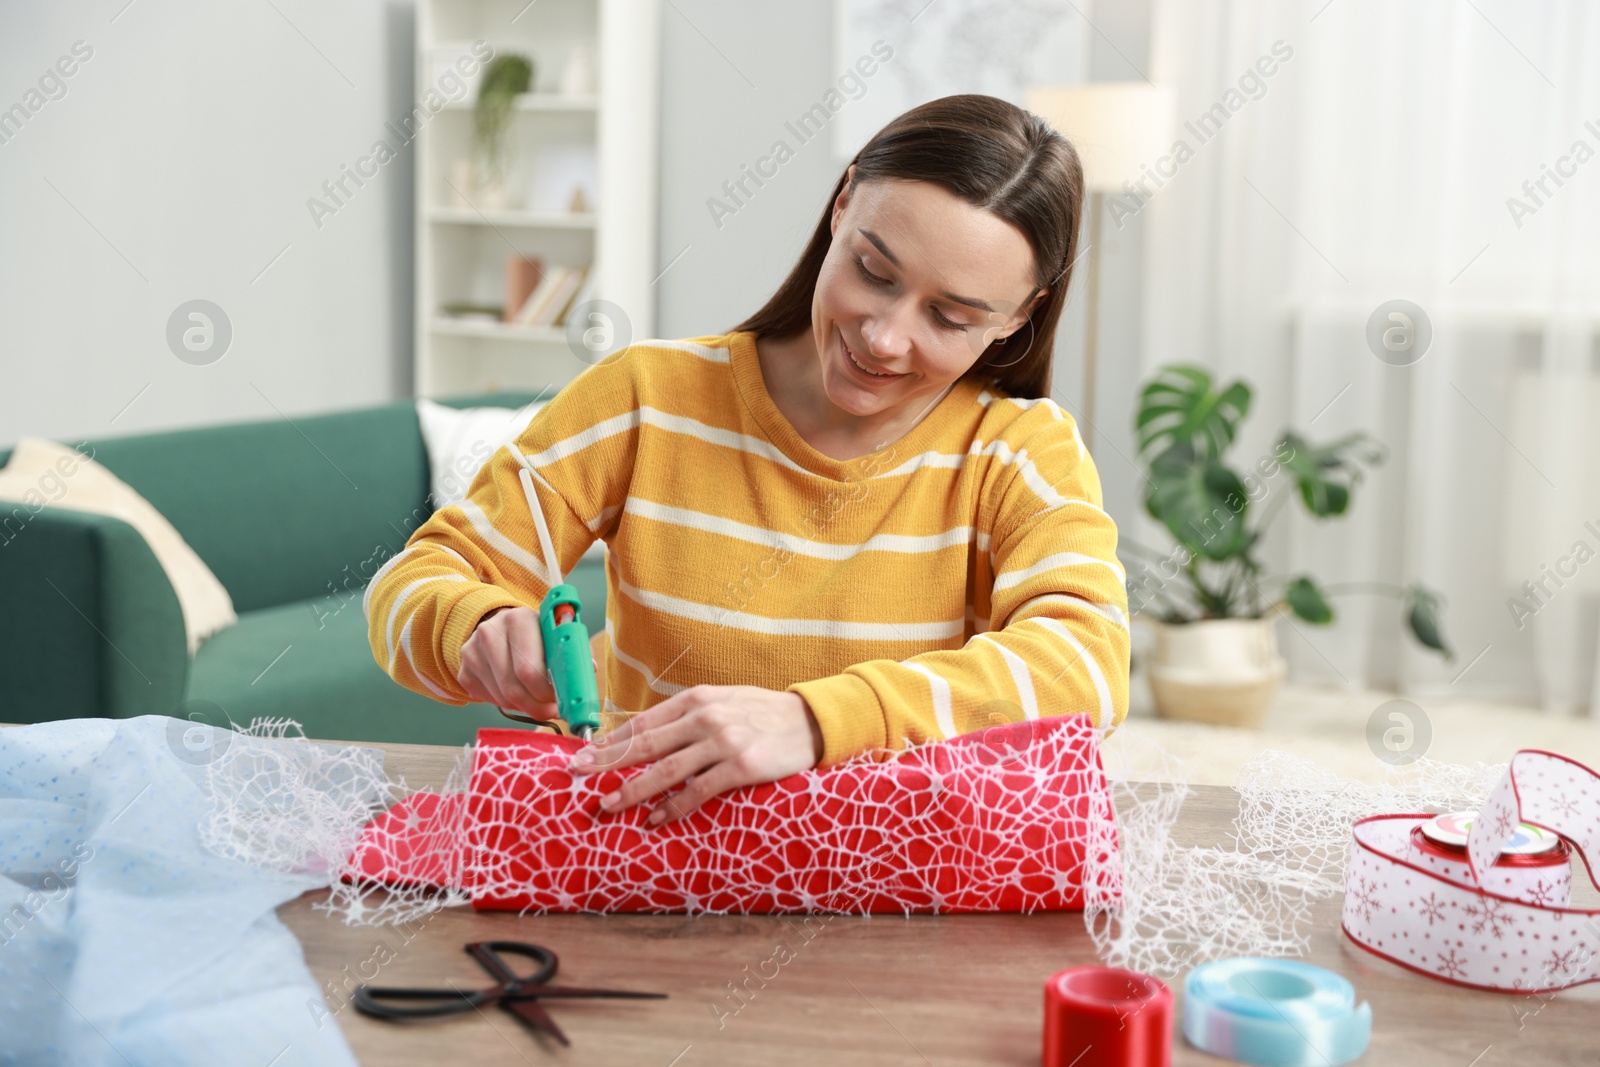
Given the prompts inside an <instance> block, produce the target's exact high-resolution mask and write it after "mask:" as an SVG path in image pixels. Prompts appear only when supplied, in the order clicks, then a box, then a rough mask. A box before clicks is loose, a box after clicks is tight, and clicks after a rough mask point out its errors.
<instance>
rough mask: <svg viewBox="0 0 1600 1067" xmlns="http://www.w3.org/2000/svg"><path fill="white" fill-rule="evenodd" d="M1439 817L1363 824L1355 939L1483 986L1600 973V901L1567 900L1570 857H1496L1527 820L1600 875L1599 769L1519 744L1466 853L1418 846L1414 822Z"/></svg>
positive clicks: (1355, 842)
mask: <svg viewBox="0 0 1600 1067" xmlns="http://www.w3.org/2000/svg"><path fill="white" fill-rule="evenodd" d="M1430 818H1432V816H1431V815H1425V814H1421V815H1377V816H1373V817H1372V818H1368V819H1362V820H1360V821H1358V822H1357V823H1356V824H1355V826H1354V831H1353V836H1352V839H1351V842H1350V857H1349V861H1348V863H1347V864H1346V865H1345V897H1344V916H1343V921H1344V931H1345V933H1346V934H1347V935H1349V937H1350V939H1351V940H1353V941H1355V942H1356V943H1357V944H1359V945H1360V946H1361V947H1363V948H1365V949H1367V950H1368V951H1369V952H1372V953H1374V954H1376V955H1378V956H1382V957H1383V958H1384V959H1387V960H1390V961H1391V962H1393V963H1398V964H1399V965H1400V966H1402V967H1406V968H1409V969H1410V970H1413V971H1417V972H1418V973H1421V974H1426V975H1429V976H1431V977H1435V978H1439V979H1442V980H1444V981H1447V982H1452V983H1454V984H1457V985H1463V986H1470V987H1473V988H1476V989H1487V990H1493V991H1500V992H1507V993H1537V992H1547V991H1553V990H1557V989H1566V988H1568V987H1569V986H1574V985H1580V984H1582V983H1584V982H1593V981H1596V980H1600V911H1597V910H1594V909H1586V908H1568V907H1566V906H1565V905H1566V903H1567V901H1568V899H1569V898H1570V891H1571V878H1572V868H1571V865H1561V866H1542V867H1540V866H1516V867H1513V866H1498V865H1497V861H1498V860H1499V858H1500V852H1501V847H1502V845H1503V844H1504V843H1505V841H1506V840H1507V839H1508V838H1509V837H1510V836H1511V833H1512V831H1513V830H1514V828H1515V827H1516V826H1517V824H1518V823H1519V822H1525V823H1530V824H1532V825H1534V826H1538V827H1541V828H1543V829H1545V830H1549V831H1550V832H1552V833H1555V834H1559V835H1561V836H1562V837H1563V838H1564V839H1565V840H1566V842H1567V843H1568V845H1570V846H1571V849H1572V851H1573V853H1574V854H1575V855H1577V856H1578V857H1579V858H1580V859H1581V860H1582V861H1583V863H1584V867H1585V870H1586V871H1588V873H1589V876H1590V880H1591V881H1594V880H1595V878H1594V872H1593V869H1592V868H1591V867H1590V866H1589V862H1590V861H1589V857H1590V856H1592V855H1594V854H1595V852H1596V849H1597V848H1600V775H1597V774H1596V773H1595V772H1594V771H1592V770H1590V769H1589V768H1588V767H1585V766H1584V765H1583V764H1581V763H1578V762H1576V761H1575V760H1571V759H1568V758H1567V757H1565V756H1559V755H1556V754H1555V753H1551V752H1545V751H1542V750H1539V749H1524V750H1523V751H1521V752H1518V753H1517V754H1516V755H1515V756H1514V757H1512V760H1511V764H1510V766H1509V767H1508V768H1507V770H1506V774H1505V777H1504V778H1502V779H1501V781H1500V783H1499V784H1498V785H1497V786H1496V787H1495V788H1494V790H1493V791H1492V792H1491V793H1490V794H1489V798H1488V800H1487V801H1486V802H1485V803H1484V805H1483V806H1482V808H1481V809H1480V810H1479V813H1478V817H1477V818H1476V819H1475V820H1474V821H1473V825H1472V829H1471V830H1470V832H1469V833H1468V836H1467V856H1466V860H1465V862H1453V861H1451V860H1448V859H1444V858H1441V857H1440V856H1438V855H1436V854H1433V853H1430V852H1428V851H1426V850H1424V849H1421V848H1419V847H1418V846H1417V844H1416V842H1415V835H1414V834H1413V830H1414V829H1415V828H1416V827H1419V826H1421V825H1422V824H1423V823H1424V822H1427V821H1428V820H1429V819H1430ZM1480 872H1481V873H1480ZM1596 884H1597V885H1600V883H1596Z"/></svg>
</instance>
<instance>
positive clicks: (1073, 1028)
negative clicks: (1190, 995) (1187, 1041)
mask: <svg viewBox="0 0 1600 1067" xmlns="http://www.w3.org/2000/svg"><path fill="white" fill-rule="evenodd" d="M1041 1062H1042V1063H1043V1065H1044V1067H1171V1064H1172V990H1170V989H1168V988H1167V987H1166V984H1165V983H1163V982H1162V981H1160V980H1159V979H1156V978H1152V977H1150V976H1149V975H1148V974H1142V973H1140V972H1139V971H1130V970H1128V969H1127V968H1125V967H1100V966H1089V967H1069V968H1068V969H1066V970H1064V971H1060V972H1058V973H1057V974H1055V975H1054V976H1052V977H1051V979H1050V981H1048V982H1046V983H1045V987H1044V1056H1043V1058H1042V1060H1041Z"/></svg>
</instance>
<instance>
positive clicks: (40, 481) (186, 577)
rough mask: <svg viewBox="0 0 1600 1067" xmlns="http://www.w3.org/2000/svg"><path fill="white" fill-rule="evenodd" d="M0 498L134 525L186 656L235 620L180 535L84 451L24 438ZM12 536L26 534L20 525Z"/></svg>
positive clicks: (0, 481) (1, 478) (2, 479)
mask: <svg viewBox="0 0 1600 1067" xmlns="http://www.w3.org/2000/svg"><path fill="white" fill-rule="evenodd" d="M0 500H18V501H21V502H22V503H23V504H24V505H26V506H27V507H28V508H29V510H31V511H34V512H37V511H38V510H39V509H40V508H41V507H44V506H46V505H49V506H51V507H62V508H70V509H72V510H74V511H87V512H91V513H93V514H95V515H108V516H110V517H112V518H116V519H121V520H122V521H123V522H125V523H127V524H128V525H130V526H132V527H133V528H134V529H135V530H138V531H139V533H140V534H141V535H142V536H143V537H144V539H145V543H146V544H148V545H149V546H150V551H151V552H153V553H155V557H156V559H157V560H158V561H159V562H160V563H161V567H162V569H163V570H165V571H166V572H167V580H168V581H169V582H171V583H172V588H173V591H174V592H176V593H177V594H178V606H179V607H180V608H181V609H183V628H184V630H185V632H186V634H187V637H188V644H189V654H190V655H191V656H192V655H194V653H195V650H196V649H197V648H199V647H200V642H202V641H204V640H205V639H206V638H208V637H210V636H211V635H212V634H214V633H216V632H217V631H218V630H223V629H226V628H227V627H229V626H232V625H233V624H234V623H235V622H238V621H239V617H238V616H237V615H235V614H234V611H233V598H232V597H230V596H229V595H228V591H227V589H225V588H223V585H222V583H221V582H219V581H217V576H216V575H215V574H212V573H211V568H210V567H208V566H206V564H205V561H204V560H202V559H201V558H200V557H199V556H198V555H196V554H195V551H194V549H192V548H190V547H189V543H188V542H187V541H185V540H184V539H183V535H181V534H179V533H178V531H177V530H175V529H174V528H173V526H172V524H171V523H170V522H168V521H167V520H166V517H165V516H163V515H162V514H161V512H159V511H157V510H156V509H155V507H154V506H152V505H151V503H150V502H149V501H148V500H146V499H145V498H144V497H142V496H140V495H139V494H138V492H136V491H135V490H134V488H133V487H132V486H130V485H129V484H128V483H127V482H124V481H123V480H122V479H121V478H118V477H117V476H116V475H115V474H112V473H111V472H110V471H109V470H107V469H106V468H105V467H103V466H101V465H100V464H99V463H96V462H95V461H94V460H93V459H90V458H89V457H88V456H85V455H83V454H82V453H80V452H76V451H74V450H73V449H70V448H68V447H66V446H65V445H60V444H57V443H56V442H54V441H46V440H43V439H41V438H38V437H24V438H23V439H22V440H20V441H18V442H17V447H16V451H14V452H13V453H12V454H11V461H10V462H9V463H7V464H6V467H5V469H4V470H0ZM18 536H21V537H27V536H31V535H30V533H29V531H28V530H27V529H26V528H24V529H23V530H22V531H21V533H20V534H18Z"/></svg>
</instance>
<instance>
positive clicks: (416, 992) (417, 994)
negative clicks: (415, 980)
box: [350, 985, 501, 1019]
mask: <svg viewBox="0 0 1600 1067" xmlns="http://www.w3.org/2000/svg"><path fill="white" fill-rule="evenodd" d="M500 995H501V988H500V987H498V986H497V987H495V988H494V989H480V990H474V991H473V992H470V993H468V992H465V991H463V990H459V989H405V988H398V989H396V988H390V989H385V988H381V987H377V986H369V985H359V986H356V990H355V993H353V994H352V995H351V997H350V1002H351V1003H352V1004H354V1005H355V1006H356V1010H357V1011H359V1012H361V1014H363V1015H370V1016H372V1017H373V1018H375V1019H432V1018H435V1017H437V1016H440V1015H455V1014H457V1013H459V1012H463V1011H471V1010H472V1009H473V1008H481V1007H483V1005H485V1004H491V1003H493V1002H494V1001H496V1000H498V999H499V998H500ZM397 1000H399V1001H407V1000H429V1001H433V1003H431V1004H422V1005H418V1006H416V1007H410V1006H404V1007H402V1006H401V1005H399V1004H393V1003H390V1002H391V1001H397Z"/></svg>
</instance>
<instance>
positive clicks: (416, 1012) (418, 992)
mask: <svg viewBox="0 0 1600 1067" xmlns="http://www.w3.org/2000/svg"><path fill="white" fill-rule="evenodd" d="M467 952H468V953H469V954H470V955H471V956H472V958H473V959H475V960H477V961H478V963H479V965H480V966H482V967H483V969H484V970H486V971H488V972H489V974H490V975H491V976H493V978H494V980H495V981H496V982H497V983H499V984H498V985H494V986H491V987H490V988H488V989H480V990H477V991H476V992H466V991H464V990H460V989H392V988H391V989H379V988H375V987H373V986H369V985H362V986H357V987H356V991H355V994H354V996H353V997H352V998H351V1000H352V1002H353V1003H354V1004H355V1006H356V1010H357V1011H359V1012H361V1013H362V1014H363V1015H371V1016H372V1017H374V1018H377V1019H390V1020H394V1019H429V1018H433V1017H435V1016H440V1015H454V1014H456V1013H458V1012H464V1011H474V1010H477V1009H479V1008H482V1007H483V1006H484V1005H487V1004H495V1003H498V1004H499V1005H500V1006H501V1007H502V1008H504V1009H506V1010H507V1011H509V1012H510V1013H511V1014H513V1015H515V1016H516V1017H517V1018H519V1019H521V1020H522V1021H523V1022H524V1023H525V1024H527V1026H528V1028H529V1029H530V1030H532V1031H533V1032H534V1033H539V1032H541V1031H543V1032H544V1033H547V1034H549V1035H550V1036H551V1037H553V1038H555V1039H556V1040H557V1041H559V1042H561V1043H562V1044H563V1045H571V1044H572V1042H571V1041H569V1040H567V1035H566V1034H564V1033H562V1032H561V1027H559V1026H557V1025H556V1023H555V1020H554V1019H552V1018H550V1014H549V1013H548V1012H546V1011H545V1010H544V1007H543V1006H542V1005H540V1003H539V1001H540V1000H543V999H546V998H549V999H557V998H560V999H574V998H578V997H611V998H629V999H665V998H666V994H665V993H631V992H627V991H625V990H620V989H583V988H579V987H577V986H551V985H546V984H545V983H546V982H548V981H550V979H552V978H554V977H555V974H556V968H557V967H558V966H560V962H559V961H558V960H557V959H556V954H555V953H554V952H551V951H550V950H549V949H547V948H544V947H543V946H541V945H531V944H528V943H527V942H525V941H474V942H472V943H471V944H469V945H467ZM502 952H508V953H511V954H513V955H517V956H524V957H526V958H528V959H530V960H533V961H534V962H535V963H537V964H538V965H539V969H538V970H536V971H534V972H533V974H531V975H527V976H526V977H524V976H522V975H519V974H517V973H516V972H515V971H513V970H512V969H511V966H510V965H509V964H508V963H507V962H506V961H505V960H504V959H503V958H501V956H500V953H502ZM393 1001H433V1003H431V1004H420V1005H417V1006H415V1007H412V1006H402V1005H400V1004H395V1003H390V1002H393Z"/></svg>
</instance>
